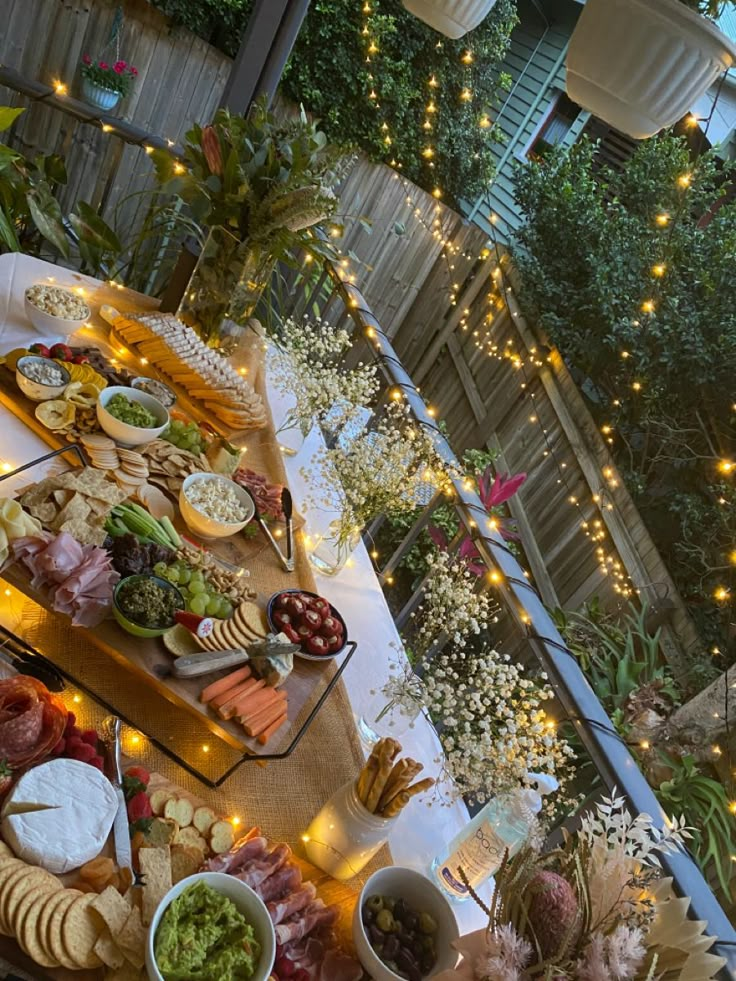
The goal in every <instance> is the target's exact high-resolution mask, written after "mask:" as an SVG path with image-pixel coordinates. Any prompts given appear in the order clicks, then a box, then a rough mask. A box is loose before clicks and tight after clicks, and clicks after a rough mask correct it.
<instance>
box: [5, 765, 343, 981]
mask: <svg viewBox="0 0 736 981" xmlns="http://www.w3.org/2000/svg"><path fill="white" fill-rule="evenodd" d="M131 763H132V761H130V760H129V761H127V762H126V763H125V765H126V766H130V765H131ZM148 789H149V793H152V792H153V791H154V790H159V789H165V790H168V791H170V792H171V793H172V794H176V795H177V796H178V797H186V798H187V800H190V801H191V802H192V804H193V806H194V807H195V808H196V807H200V806H202V805H203V804H204V801H202V800H201V799H200V798H198V797H196V796H195V795H194V794H190V793H187V791H185V790H182V789H181V788H180V787H177V786H176V785H175V784H172V783H170V782H169V781H168V780H166V779H165V778H164V777H162V776H161V775H160V774H158V773H152V774H151V782H150V784H149V788H148ZM245 830H247V828H246V827H244V828H243V831H245ZM262 830H263V832H264V834H265V835H266V837H268V829H267V828H263V829H262ZM105 852H106V853H107V852H109V853H110V854H112V849H111V845H110V842H109V841H108V844H107V845H106V846H105ZM291 861H292V862H293V863H294V864H295V865H298V866H299V868H300V869H301V870H302V878H303V879H304V881H307V880H309V881H311V882H313V883H314V885H315V886H316V887H317V895H318V896H319V897H320V898H321V899H322V900H323V901H324V902H325V903H326V904H327V905H335V906H339V907H340V919H339V920H338V923H337V926H336V928H335V929H336V933H337V936H338V939H339V942H340V944H341V946H342V947H343V949H344V950H346V951H347V952H348V953H351V954H353V955H354V954H355V948H354V945H353V936H352V921H353V912H354V910H355V904H356V903H357V901H358V893H357V892H355V890H354V889H351V888H350V887H349V886H347V885H345V883H343V882H338V881H337V879H333V878H332V877H331V876H329V875H327V873H326V872H323V871H322V870H321V869H318V868H316V867H315V866H314V865H312V864H311V863H310V862H308V861H307V860H306V859H305V858H302V857H301V856H299V855H296V854H294V855H293V856H292V858H291ZM68 878H70V880H71V879H73V878H74V874H73V873H71V874H70V876H69V877H68ZM0 957H3V958H5V959H6V960H7V961H8V962H9V963H11V964H12V965H14V966H15V967H19V968H20V969H21V970H23V971H25V972H26V973H28V974H29V975H30V976H31V977H32V978H35V979H38V981H104V977H105V969H104V968H99V969H97V970H94V971H68V970H66V969H65V968H56V969H53V970H49V969H47V968H42V967H39V966H38V964H36V962H35V961H33V960H31V958H30V957H28V956H27V955H26V954H24V953H23V951H22V950H21V949H20V947H19V946H18V944H17V943H16V942H15V940H14V939H13V938H12V937H0Z"/></svg>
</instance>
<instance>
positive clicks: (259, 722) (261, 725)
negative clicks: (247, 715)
mask: <svg viewBox="0 0 736 981" xmlns="http://www.w3.org/2000/svg"><path fill="white" fill-rule="evenodd" d="M284 712H286V705H285V704H284V703H283V702H276V703H275V704H274V705H272V706H271V711H270V712H265V713H264V714H263V715H261V716H259V717H258V719H255V720H254V719H249V720H248V722H246V723H244V725H243V728H244V729H245V734H246V735H247V736H257V735H258V733H259V732H263V730H264V729H268V727H269V726H270V725H271V723H272V722H273V721H274V719H278V717H279V716H280V715H283V714H284Z"/></svg>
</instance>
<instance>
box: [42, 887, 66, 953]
mask: <svg viewBox="0 0 736 981" xmlns="http://www.w3.org/2000/svg"><path fill="white" fill-rule="evenodd" d="M68 893H69V890H68V889H60V890H59V891H58V892H55V893H52V894H51V896H49V898H48V900H47V902H46V903H45V904H44V905H43V907H42V908H41V911H40V913H39V916H38V920H37V922H36V932H37V934H38V940H39V943H40V945H41V947H43V950H44V954H45V956H46V957H48V958H49V960H53V961H54V966H55V967H58V966H59V965H60V961H59V960H58V959H57V958H56V957H54V956H53V954H52V952H51V950H50V948H49V923H50V922H51V917H52V915H53V912H54V910H55V909H56V907H57V906H59V905H66V904H67V903H68V902H69V900H68V895H67V894H68ZM40 963H41V962H40V961H39V964H40Z"/></svg>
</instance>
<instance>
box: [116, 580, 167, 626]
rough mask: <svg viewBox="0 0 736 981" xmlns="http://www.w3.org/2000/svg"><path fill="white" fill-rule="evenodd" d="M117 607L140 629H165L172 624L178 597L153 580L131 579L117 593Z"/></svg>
mask: <svg viewBox="0 0 736 981" xmlns="http://www.w3.org/2000/svg"><path fill="white" fill-rule="evenodd" d="M117 601H118V606H119V607H120V609H121V610H122V611H123V613H124V614H125V616H126V617H127V618H128V619H129V620H132V621H133V622H134V623H137V624H138V625H139V626H141V627H166V626H171V624H173V622H174V613H175V612H176V611H177V610H178V609H179V606H180V603H179V597H178V596H177V595H176V593H175V592H174V591H173V590H172V589H166V588H165V587H164V586H159V584H158V583H157V582H154V580H153V579H131V580H130V582H124V583H122V585H121V586H120V589H119V590H118V592H117Z"/></svg>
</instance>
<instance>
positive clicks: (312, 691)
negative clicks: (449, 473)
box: [0, 366, 354, 757]
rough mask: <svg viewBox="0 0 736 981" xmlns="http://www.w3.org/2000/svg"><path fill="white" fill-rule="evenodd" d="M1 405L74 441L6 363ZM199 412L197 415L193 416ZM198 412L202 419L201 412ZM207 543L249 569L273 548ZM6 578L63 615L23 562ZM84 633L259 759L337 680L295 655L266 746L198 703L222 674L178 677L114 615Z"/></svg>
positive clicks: (162, 654) (300, 552)
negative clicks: (281, 717)
mask: <svg viewBox="0 0 736 981" xmlns="http://www.w3.org/2000/svg"><path fill="white" fill-rule="evenodd" d="M0 404H2V405H3V406H5V407H6V408H7V409H8V410H9V411H11V412H12V413H13V414H14V415H15V416H16V417H17V418H18V419H20V420H21V421H22V422H23V423H24V424H25V425H27V426H28V427H29V428H30V429H32V430H33V432H35V433H36V434H37V435H38V436H40V437H41V439H43V440H44V442H46V443H47V444H48V446H49V447H50V448H52V449H53V450H59V449H61V448H65V447H68V446H69V445H70V444H69V442H68V441H67V440H66V439H65V438H64V436H63V435H61V434H59V433H57V432H54V431H52V430H50V429H47V428H46V427H45V426H44V425H43V424H42V423H40V422H39V421H38V419H36V417H35V408H36V405H37V404H38V403H35V402H32V401H31V400H30V399H28V398H27V397H26V396H25V395H24V394H23V393H22V392H21V391H20V389H19V388H18V386H17V384H16V382H15V375H14V373H12V372H10V371H9V370H8V369H7V368H6V367H5V366H2V367H0ZM195 414H196V413H193V415H195ZM198 415H199V417H200V418H202V413H201V412H200V413H198ZM252 438H253V439H259V438H260V437H259V435H258V434H257V433H254V434H252ZM64 459H65V460H66V461H68V462H69V464H70V465H71V466H78V465H79V459H78V457H77V455H76V453H70V454H64ZM25 462H30V461H25ZM38 479H39V474H38V473H36V474H34V473H33V470H29V471H28V482H29V483H30V482H33V481H36V480H38ZM175 524H176V525H177V527H178V529H179V531H180V532H182V534H184V535H186V536H187V538H189V539H190V540H191V538H192V534H191V532H190V531H189V530H188V529H187V528H186V526H185V525H184V524H183V522H182V520H181V518H180V516H179V514H178V510H177V516H176V519H175ZM206 547H208V548H210V549H211V551H212V552H213V554H215V555H216V556H219V557H220V558H222V559H224V560H225V561H226V562H228V563H230V565H234V566H241V567H244V568H247V567H248V564H249V562H251V561H252V560H253V556H254V550H255V549H257V550H258V552H260V551H263V550H264V549H267V548H268V546H267V545H266V544H265V542H264V541H263V540H262V536H261V535H260V533H259V540H258V542H257V544H255V545H254V543H253V542H252V541H249V540H247V539H246V538H245V537H244V536H237V537H233V538H230V539H226V540H222V541H220V542H217V543H209V542H208V543H207V546H206ZM294 550H295V553H297V563H296V565H297V570H298V569H299V566H300V561H299V559H301V564H302V565H304V564H305V563H306V556H305V553H304V543H303V539H302V535H301V533H300V532H299V531H298V530H295V533H294ZM274 561H275V559H274ZM3 578H4V579H6V580H7V581H8V582H9V583H10V584H11V585H13V586H15V587H16V588H17V589H19V590H20V591H21V592H23V593H25V594H26V595H27V596H29V597H30V598H31V599H33V600H34V601H35V602H36V603H38V604H39V605H40V606H42V607H43V608H44V609H45V610H47V611H48V613H49V614H50V615H52V616H61V615H60V614H57V613H55V612H54V611H53V610H52V609H51V607H50V605H49V602H48V597H47V596H46V595H44V594H43V593H42V592H40V591H38V590H34V589H33V588H32V587H31V585H30V580H29V577H28V576H27V575H26V573H25V570H24V569H22V568H20V567H18V566H10V567H9V568H8V569H6V570H5V571H4V572H3ZM300 586H303V587H304V588H307V589H308V588H310V586H311V583H309V584H307V583H300V582H299V577H298V571H297V572H296V573H294V574H292V575H288V574H286V573H284V577H283V580H282V588H289V587H291V588H293V587H300ZM254 588H257V583H254ZM269 598H270V594H268V595H259V596H258V597H257V600H256V602H258V603H259V605H261V606H262V608H263V609H264V610H265V606H266V603H267V602H268V599H269ZM79 629H82V628H79ZM85 634H86V636H87V637H88V638H89V639H90V640H91V641H92V642H93V643H94V644H95V646H97V647H98V648H99V649H100V650H102V651H104V652H105V653H106V654H107V655H109V656H110V658H111V659H112V660H113V661H117V662H119V663H121V664H123V665H124V666H125V667H126V668H128V669H129V670H131V671H132V672H134V673H135V674H138V675H139V676H140V677H141V679H142V680H143V681H144V682H145V683H146V684H147V685H149V686H150V687H152V688H153V689H154V690H156V691H157V692H158V693H159V694H161V695H162V696H163V697H164V698H166V699H167V700H169V701H170V702H172V703H174V704H176V705H179V706H181V707H183V708H185V709H187V710H188V711H190V712H191V713H193V714H194V715H196V716H197V717H198V718H199V719H200V720H203V721H204V722H205V723H206V725H207V727H208V729H209V731H210V732H212V734H213V735H214V736H216V737H217V738H219V739H222V740H223V741H224V742H226V743H227V744H228V745H229V746H231V747H233V748H234V749H237V750H239V751H242V752H243V753H244V754H249V755H252V756H254V757H269V756H274V755H276V756H278V755H280V754H282V753H284V752H286V751H288V750H289V747H290V746H292V744H293V741H294V739H296V738H297V736H298V735H299V733H300V731H301V729H300V727H301V725H302V724H303V723H304V722H305V721H306V720H307V719H309V718H310V713H311V711H312V710H313V709H314V708H315V706H316V705H317V703H318V701H319V699H320V698H321V696H322V695H323V694H324V693H325V692H326V690H327V688H328V686H330V689H331V686H332V683H334V682H335V681H336V678H335V674H336V672H335V662H334V661H331V660H326V661H325V662H324V663H319V662H315V661H306V660H304V659H301V658H295V659H294V670H293V672H292V674H291V675H290V676H289V678H288V679H287V681H286V683H285V684H284V686H283V688H284V690H285V691H286V693H287V695H288V699H289V709H288V712H289V719H288V721H289V725H288V726H287V727H285V728H283V731H280V732H277V733H276V734H275V735H274V736H273V737H272V739H271V740H269V743H268V744H267V746H260V744H259V743H258V742H257V740H256V739H253V738H249V737H247V736H246V735H245V733H244V731H243V727H242V726H241V725H239V724H238V723H237V722H231V721H223V720H222V719H220V718H219V716H217V715H216V713H214V712H213V711H212V710H210V709H208V708H207V706H205V705H202V704H201V702H200V701H199V693H200V692H201V690H202V688H203V687H204V686H205V685H206V684H208V683H209V682H211V681H213V680H214V679H215V678H217V677H218V675H217V674H211V675H205V676H203V677H201V678H198V679H189V680H185V679H179V678H175V677H173V675H172V674H171V666H172V663H173V656H172V655H171V654H169V653H168V651H166V649H165V648H164V646H163V642H162V641H161V640H160V639H153V640H146V639H141V638H138V637H132V636H131V635H130V634H128V633H126V632H125V631H124V630H123V629H122V628H121V627H120V626H118V624H117V623H116V622H115V621H114V620H112V619H109V620H106V621H105V622H103V623H102V624H101V625H100V626H99V627H96V628H95V629H93V630H85ZM352 649H354V647H353V648H352ZM352 649H351V650H349V651H348V653H347V654H345V655H342V656H341V658H340V667H341V668H344V667H345V666H346V664H347V661H348V660H349V657H350V656H351V654H352ZM44 653H45V654H46V656H50V655H49V654H48V652H44ZM51 659H52V660H53V656H51ZM339 673H341V671H340V672H339ZM221 674H224V672H221Z"/></svg>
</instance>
